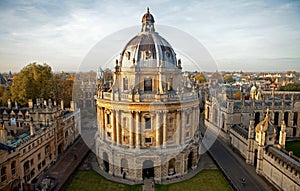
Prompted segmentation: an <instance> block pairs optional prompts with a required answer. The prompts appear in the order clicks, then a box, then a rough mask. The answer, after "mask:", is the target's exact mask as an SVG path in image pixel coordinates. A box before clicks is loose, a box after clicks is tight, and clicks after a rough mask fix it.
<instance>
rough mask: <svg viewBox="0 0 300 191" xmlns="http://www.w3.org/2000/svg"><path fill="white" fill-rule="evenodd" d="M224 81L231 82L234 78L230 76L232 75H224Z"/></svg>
mask: <svg viewBox="0 0 300 191" xmlns="http://www.w3.org/2000/svg"><path fill="white" fill-rule="evenodd" d="M224 82H226V84H231V83H233V82H234V79H233V78H232V76H228V75H227V76H224Z"/></svg>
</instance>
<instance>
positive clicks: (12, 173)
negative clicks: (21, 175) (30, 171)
mask: <svg viewBox="0 0 300 191" xmlns="http://www.w3.org/2000/svg"><path fill="white" fill-rule="evenodd" d="M10 169H11V175H12V176H14V175H15V174H16V161H13V162H12V163H11V165H10Z"/></svg>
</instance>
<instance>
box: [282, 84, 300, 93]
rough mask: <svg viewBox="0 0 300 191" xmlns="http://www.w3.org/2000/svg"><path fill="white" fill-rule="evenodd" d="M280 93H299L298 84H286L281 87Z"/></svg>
mask: <svg viewBox="0 0 300 191" xmlns="http://www.w3.org/2000/svg"><path fill="white" fill-rule="evenodd" d="M281 90H282V91H300V84H288V85H286V86H282V87H281Z"/></svg>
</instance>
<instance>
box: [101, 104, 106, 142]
mask: <svg viewBox="0 0 300 191" xmlns="http://www.w3.org/2000/svg"><path fill="white" fill-rule="evenodd" d="M100 111H101V112H100V113H101V132H102V135H101V136H102V139H103V140H105V129H104V126H105V116H104V115H105V113H104V108H100Z"/></svg>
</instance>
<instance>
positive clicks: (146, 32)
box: [120, 9, 178, 68]
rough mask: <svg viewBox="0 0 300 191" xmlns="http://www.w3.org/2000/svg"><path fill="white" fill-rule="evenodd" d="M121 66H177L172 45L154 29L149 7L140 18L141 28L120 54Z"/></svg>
mask: <svg viewBox="0 0 300 191" xmlns="http://www.w3.org/2000/svg"><path fill="white" fill-rule="evenodd" d="M120 66H121V67H133V66H137V67H140V68H149V67H150V68H154V67H165V68H174V67H178V64H177V59H176V54H175V52H174V50H173V48H172V46H171V45H170V44H169V43H168V42H167V41H166V40H165V39H164V38H163V37H161V36H160V35H159V34H158V33H157V32H155V29H154V18H153V16H152V15H151V14H150V12H149V9H148V10H147V13H146V14H144V16H143V18H142V30H141V32H140V33H139V34H138V35H136V36H135V37H133V38H132V39H131V40H130V41H129V42H128V43H127V44H126V46H125V47H124V49H123V51H122V52H121V56H120Z"/></svg>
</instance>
